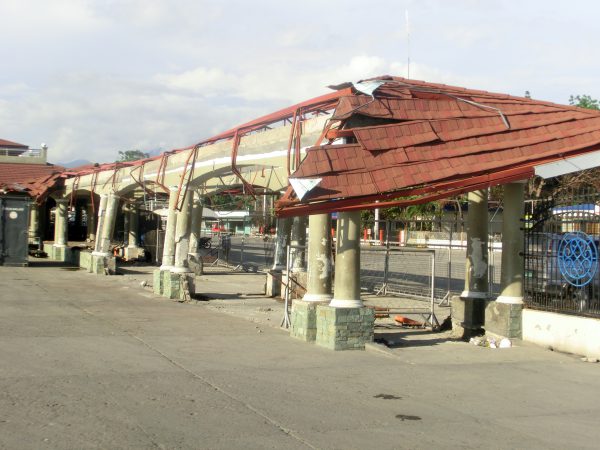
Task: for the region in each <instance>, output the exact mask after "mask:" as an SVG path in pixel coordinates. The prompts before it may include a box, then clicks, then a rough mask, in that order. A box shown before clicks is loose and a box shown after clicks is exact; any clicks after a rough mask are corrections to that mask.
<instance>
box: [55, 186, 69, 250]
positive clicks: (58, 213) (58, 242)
mask: <svg viewBox="0 0 600 450" xmlns="http://www.w3.org/2000/svg"><path fill="white" fill-rule="evenodd" d="M68 203H69V199H67V198H62V199H58V200H56V209H55V212H54V247H66V246H67V231H68V226H69V218H68V213H67V210H68V208H67V204H68Z"/></svg>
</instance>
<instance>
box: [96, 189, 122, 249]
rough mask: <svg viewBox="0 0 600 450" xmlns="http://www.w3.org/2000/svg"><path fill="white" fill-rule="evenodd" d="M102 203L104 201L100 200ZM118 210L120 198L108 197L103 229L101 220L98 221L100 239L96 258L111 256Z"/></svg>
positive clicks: (97, 244) (113, 195) (111, 195)
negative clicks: (111, 244)
mask: <svg viewBox="0 0 600 450" xmlns="http://www.w3.org/2000/svg"><path fill="white" fill-rule="evenodd" d="M100 203H102V200H100ZM118 208H119V197H118V196H117V195H115V194H109V195H107V197H106V211H105V212H104V214H103V218H102V228H100V220H98V239H97V242H96V250H95V251H94V252H93V253H92V254H94V255H96V256H111V254H110V243H111V241H112V238H113V233H114V231H115V221H116V219H117V210H118Z"/></svg>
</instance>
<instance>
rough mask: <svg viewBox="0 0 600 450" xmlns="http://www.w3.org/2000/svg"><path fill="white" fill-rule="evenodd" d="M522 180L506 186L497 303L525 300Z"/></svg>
mask: <svg viewBox="0 0 600 450" xmlns="http://www.w3.org/2000/svg"><path fill="white" fill-rule="evenodd" d="M523 186H524V185H523V183H510V184H507V185H505V186H504V212H503V222H502V274H501V276H500V283H501V289H502V290H501V293H500V296H499V297H498V298H497V299H496V302H498V303H511V304H522V303H523V272H524V265H523V264H524V263H523V255H522V252H523V230H522V229H521V218H522V217H523V197H524V192H523V191H524V187H523Z"/></svg>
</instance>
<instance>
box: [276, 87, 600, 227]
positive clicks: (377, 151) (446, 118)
mask: <svg viewBox="0 0 600 450" xmlns="http://www.w3.org/2000/svg"><path fill="white" fill-rule="evenodd" d="M377 79H379V80H385V81H386V82H385V84H383V85H382V86H381V87H379V88H378V89H377V90H376V91H375V95H374V97H373V98H372V97H371V96H368V95H364V94H361V93H359V92H358V91H356V92H355V93H354V94H352V95H348V96H344V97H342V98H341V99H340V100H339V103H338V106H337V108H336V110H335V113H334V116H333V117H334V119H336V120H338V121H339V127H338V130H331V131H330V132H329V133H328V135H327V136H328V137H329V138H335V137H339V136H344V137H349V138H350V139H349V142H355V143H347V144H344V145H322V146H317V147H312V148H311V149H309V150H308V152H307V156H306V158H305V159H304V161H303V162H302V163H301V164H300V166H299V168H298V170H297V171H296V172H295V173H294V174H292V177H294V178H322V181H321V182H320V183H319V185H318V186H317V187H316V188H314V189H313V190H312V191H310V192H309V193H308V194H306V196H305V197H304V198H303V200H302V202H299V201H298V200H297V198H296V197H295V194H294V192H293V191H292V190H291V188H288V191H287V192H286V195H285V196H284V197H283V199H282V200H281V201H280V202H279V209H280V212H281V214H282V215H293V214H305V213H307V212H325V211H336V210H337V211H341V210H350V209H360V208H364V207H375V206H373V205H372V202H373V201H374V200H390V199H397V198H399V197H404V198H405V200H404V202H405V203H407V204H408V203H411V204H412V203H418V202H424V201H428V200H431V199H432V198H434V197H436V198H441V197H443V196H449V195H452V194H454V193H457V192H458V191H461V192H466V191H468V190H472V189H477V188H482V187H487V186H490V185H494V184H501V183H504V182H507V181H511V180H513V181H515V180H517V179H525V178H528V177H529V176H531V175H532V174H533V166H534V165H537V164H540V163H544V162H549V161H553V160H556V159H559V158H562V157H565V156H570V155H575V154H579V153H585V152H589V151H592V150H598V149H600V112H598V111H593V110H588V109H581V108H577V107H572V106H564V105H558V104H553V103H549V102H543V101H538V100H532V99H527V98H521V97H512V96H509V95H505V94H493V93H489V92H485V91H475V90H470V89H465V88H458V87H454V86H446V85H439V84H433V83H425V82H422V81H415V80H406V79H403V78H394V77H379V78H377ZM354 118H358V119H361V120H351V119H354ZM390 122H392V123H390ZM358 123H360V124H361V126H356V125H354V128H352V126H353V125H352V124H358ZM365 123H367V124H368V125H366V126H364V124H365ZM415 196H417V197H418V196H420V197H421V198H415ZM401 203H402V201H400V202H399V204H401ZM303 204H304V205H303ZM307 204H308V205H307Z"/></svg>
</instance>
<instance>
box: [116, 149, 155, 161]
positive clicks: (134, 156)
mask: <svg viewBox="0 0 600 450" xmlns="http://www.w3.org/2000/svg"><path fill="white" fill-rule="evenodd" d="M149 157H150V154H149V153H144V152H143V151H141V150H125V151H124V152H122V151H121V150H119V159H118V161H117V162H126V161H137V160H138V159H145V158H149Z"/></svg>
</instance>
